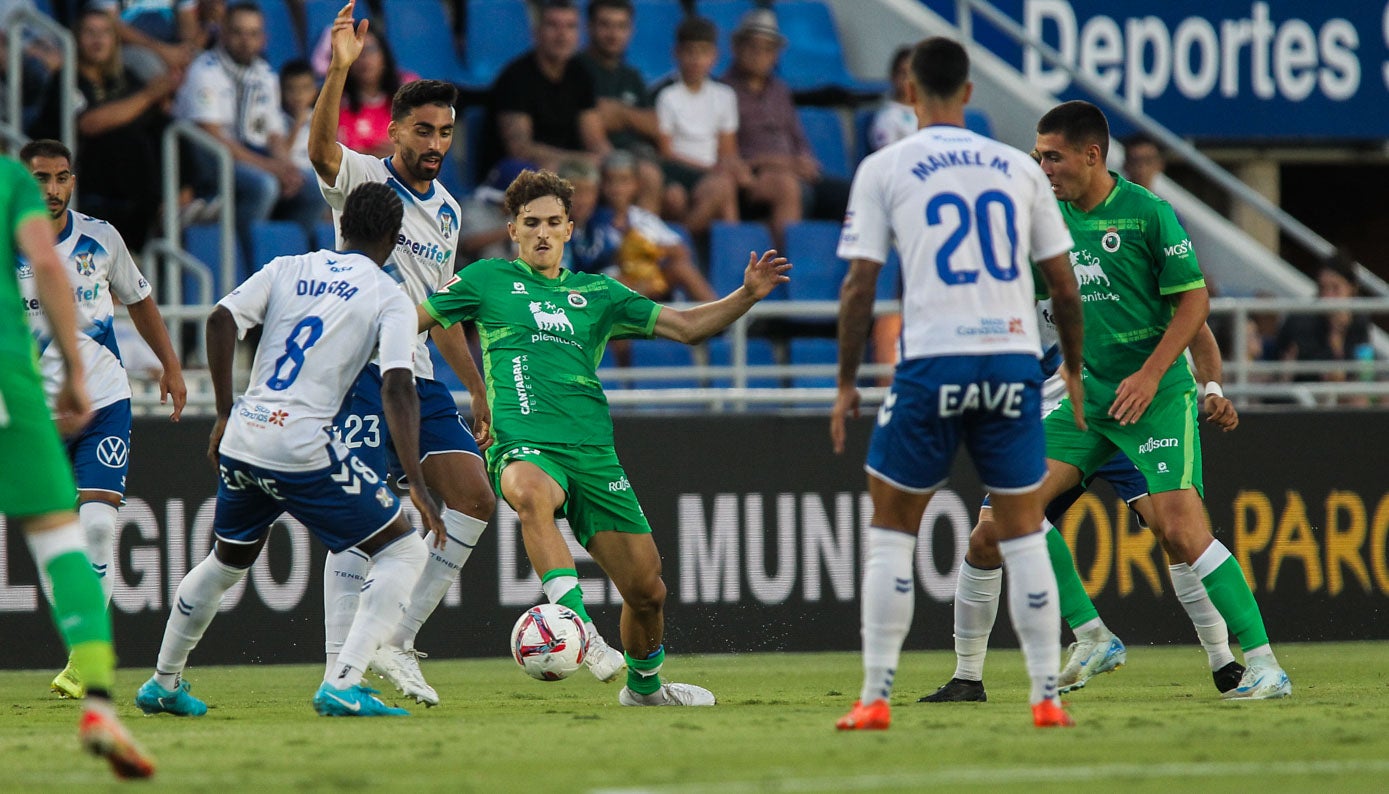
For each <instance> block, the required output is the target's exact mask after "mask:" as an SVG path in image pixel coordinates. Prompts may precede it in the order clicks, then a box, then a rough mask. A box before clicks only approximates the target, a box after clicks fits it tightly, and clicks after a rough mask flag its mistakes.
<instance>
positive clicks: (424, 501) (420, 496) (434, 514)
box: [410, 478, 449, 549]
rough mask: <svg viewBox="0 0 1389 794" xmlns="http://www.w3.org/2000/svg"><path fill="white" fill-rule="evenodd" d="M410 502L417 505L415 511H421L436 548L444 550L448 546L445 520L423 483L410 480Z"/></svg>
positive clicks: (422, 520)
mask: <svg viewBox="0 0 1389 794" xmlns="http://www.w3.org/2000/svg"><path fill="white" fill-rule="evenodd" d="M410 501H411V502H412V503H413V504H414V505H415V509H416V510H418V511H420V521H421V522H423V523H424V531H425V532H426V533H428V534H430V535H433V536H434V540H433V541H432V542H433V544H434V548H436V549H442V548H443V547H444V546H447V545H448V542H449V536H448V530H446V529H445V528H444V519H443V518H442V517H441V516H440V513H439V506H438V505H437V504H435V503H434V497H432V496H430V495H429V489H428V488H426V487H425V485H424V483H422V482H419V483H417V482H415V480H414V478H411V480H410Z"/></svg>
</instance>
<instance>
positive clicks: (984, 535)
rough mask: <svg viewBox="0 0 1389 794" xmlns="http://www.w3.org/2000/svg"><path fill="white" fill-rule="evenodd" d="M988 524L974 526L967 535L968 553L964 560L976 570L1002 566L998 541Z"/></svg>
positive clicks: (990, 525) (991, 526)
mask: <svg viewBox="0 0 1389 794" xmlns="http://www.w3.org/2000/svg"><path fill="white" fill-rule="evenodd" d="M992 529H993V525H992V523H990V522H983V521H981V522H980V523H978V524H976V525H975V527H974V531H972V532H970V533H969V551H968V552H967V553H966V555H965V559H966V560H967V561H968V562H969V564H970V565H973V566H974V567H976V568H997V567H998V566H1000V565H1002V564H1003V556H1002V555H1001V554H999V551H998V541H997V540H995V539H994V537H993V532H992Z"/></svg>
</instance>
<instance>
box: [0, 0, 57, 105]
mask: <svg viewBox="0 0 1389 794" xmlns="http://www.w3.org/2000/svg"><path fill="white" fill-rule="evenodd" d="M20 8H23V9H25V10H29V11H33V10H35V9H34V5H33V2H32V0H0V85H6V86H8V85H9V68H10V41H9V31H8V30H7V28H6V27H5V25H4V23H5V21H6V19H7V18H8V17H9V15H10V14H12V13H14V12H15V11H16V10H18V9H20ZM19 65H20V74H19V96H20V118H19V120H18V122H19V123H18V124H17V126H18V127H19V128H20V129H27V128H29V127H30V126H31V125H32V124H33V123H34V120H35V118H37V116H38V114H39V110H40V108H42V106H43V94H44V86H45V85H47V83H48V79H49V75H51V74H56V73H57V72H58V70H59V69H61V68H62V65H63V53H62V50H60V49H59V48H58V47H57V46H56V45H54V44H53V43H52V42H50V41H48V40H47V39H45V38H40V37H29V38H27V39H26V41H25V44H24V51H23V53H22V54H21V55H20V61H19ZM9 112H10V103H9V102H0V123H5V122H8V121H9V118H8V115H9Z"/></svg>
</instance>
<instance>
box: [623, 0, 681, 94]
mask: <svg viewBox="0 0 1389 794" xmlns="http://www.w3.org/2000/svg"><path fill="white" fill-rule="evenodd" d="M682 18H683V14H682V11H681V10H680V3H679V2H677V1H676V0H636V17H635V20H636V24H635V32H634V33H633V34H632V44H631V46H630V47H628V49H627V62H628V63H630V64H632V66H634V67H636V70H637V71H639V72H641V76H642V79H644V80H646V82H647V83H648V84H650V83H653V82H655V81H656V80H657V79H658V78H661V77H664V76H665V75H667V74H670V73H671V72H673V71H674V70H675V29H676V28H677V27H679V25H680V20H681V19H682Z"/></svg>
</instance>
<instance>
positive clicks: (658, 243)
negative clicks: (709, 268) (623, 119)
mask: <svg viewBox="0 0 1389 794" xmlns="http://www.w3.org/2000/svg"><path fill="white" fill-rule="evenodd" d="M599 195H600V196H601V197H602V204H601V205H600V206H599V207H598V211H597V212H596V213H594V215H593V218H592V219H591V220H589V222H588V224H587V235H586V236H587V238H588V239H589V240H590V241H601V242H599V243H598V248H599V249H600V250H602V251H605V252H607V256H606V257H604V259H605V260H606V261H603V262H601V263H597V264H601V265H602V266H603V267H602V269H601V272H604V273H607V274H608V275H610V276H612V277H613V278H615V279H617V280H618V281H620V282H622V283H623V284H625V285H626V286H628V287H629V288H631V289H632V290H633V291H635V292H639V293H641V294H642V295H645V296H646V297H648V298H650V299H652V300H654V301H669V300H673V299H674V298H675V295H676V293H677V292H678V293H679V294H680V295H681V296H682V297H683V298H684V300H688V301H694V302H696V303H704V302H707V301H712V300H716V299H717V298H718V296H717V295H715V294H714V290H713V288H712V287H710V286H709V282H708V281H706V280H705V278H704V276H703V274H701V273H700V272H699V269H698V268H697V267H695V264H694V255H693V254H692V253H691V252H690V247H689V246H688V245H686V244H685V240H684V238H682V237H681V236H680V235H679V234H678V233H677V232H676V231H675V230H674V229H672V228H670V226H667V225H666V222H665V221H663V220H661V218H660V216H658V215H656V214H655V213H652V212H648V211H647V210H645V209H642V208H641V207H639V206H637V205H636V197H637V163H636V159H635V158H633V157H632V155H630V154H628V153H626V152H614V153H612V154H610V155H608V157H607V158H606V159H605V160H604V161H603V168H602V179H601V182H600V187H599Z"/></svg>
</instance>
